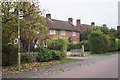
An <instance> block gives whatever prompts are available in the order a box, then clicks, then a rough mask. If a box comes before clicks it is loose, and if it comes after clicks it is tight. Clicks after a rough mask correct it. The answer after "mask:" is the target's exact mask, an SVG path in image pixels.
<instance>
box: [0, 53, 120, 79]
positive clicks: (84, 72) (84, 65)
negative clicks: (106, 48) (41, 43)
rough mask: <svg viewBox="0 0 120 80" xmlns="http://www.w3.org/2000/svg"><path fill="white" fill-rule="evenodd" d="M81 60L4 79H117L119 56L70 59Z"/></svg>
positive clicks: (6, 76) (6, 75)
mask: <svg viewBox="0 0 120 80" xmlns="http://www.w3.org/2000/svg"><path fill="white" fill-rule="evenodd" d="M68 58H76V59H81V60H82V61H79V62H72V63H64V64H59V65H54V66H52V67H46V68H42V69H41V68H40V69H38V70H31V71H25V72H20V73H17V74H14V73H13V74H12V73H8V74H3V75H2V77H3V78H90V77H91V78H117V77H118V55H112V56H101V55H92V56H89V57H84V58H83V57H68Z"/></svg>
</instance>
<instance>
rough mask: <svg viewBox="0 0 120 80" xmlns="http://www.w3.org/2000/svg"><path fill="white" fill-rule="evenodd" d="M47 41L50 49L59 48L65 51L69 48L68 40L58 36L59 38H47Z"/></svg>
mask: <svg viewBox="0 0 120 80" xmlns="http://www.w3.org/2000/svg"><path fill="white" fill-rule="evenodd" d="M46 42H47V47H48V48H49V49H52V50H59V51H63V52H65V51H66V50H67V44H68V41H67V40H66V39H63V38H60V37H58V38H53V39H51V40H50V39H49V40H46Z"/></svg>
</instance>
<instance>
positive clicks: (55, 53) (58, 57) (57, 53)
mask: <svg viewBox="0 0 120 80" xmlns="http://www.w3.org/2000/svg"><path fill="white" fill-rule="evenodd" d="M50 53H51V54H52V60H61V59H62V58H64V57H62V53H61V52H60V51H55V50H52V51H50Z"/></svg>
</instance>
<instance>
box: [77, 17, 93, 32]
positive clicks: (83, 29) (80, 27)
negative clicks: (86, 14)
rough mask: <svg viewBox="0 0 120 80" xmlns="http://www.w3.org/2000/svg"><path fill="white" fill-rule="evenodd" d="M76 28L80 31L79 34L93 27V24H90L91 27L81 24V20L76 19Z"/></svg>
mask: <svg viewBox="0 0 120 80" xmlns="http://www.w3.org/2000/svg"><path fill="white" fill-rule="evenodd" d="M76 27H77V28H78V29H79V30H80V33H82V32H85V31H87V30H88V29H90V28H94V27H95V22H91V25H88V24H81V20H80V19H77V20H76Z"/></svg>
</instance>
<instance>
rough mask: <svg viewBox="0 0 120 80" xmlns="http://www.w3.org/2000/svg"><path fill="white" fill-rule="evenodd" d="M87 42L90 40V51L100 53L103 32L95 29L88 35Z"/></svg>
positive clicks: (101, 50) (102, 43)
mask: <svg viewBox="0 0 120 80" xmlns="http://www.w3.org/2000/svg"><path fill="white" fill-rule="evenodd" d="M89 42H90V50H91V53H96V54H99V53H102V52H103V48H104V47H103V45H104V41H103V32H101V30H99V29H95V30H93V31H92V32H91V34H90V35H89Z"/></svg>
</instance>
